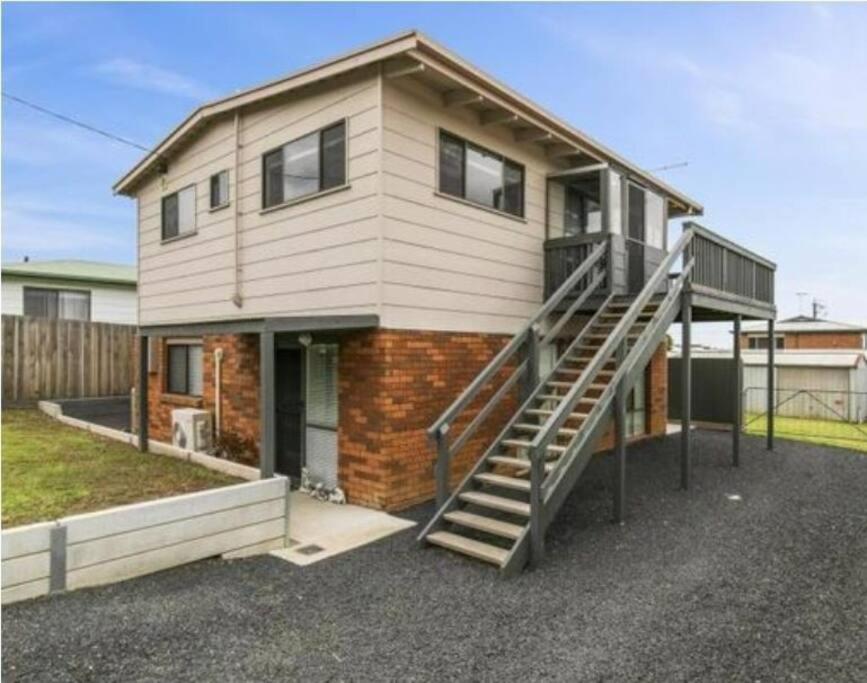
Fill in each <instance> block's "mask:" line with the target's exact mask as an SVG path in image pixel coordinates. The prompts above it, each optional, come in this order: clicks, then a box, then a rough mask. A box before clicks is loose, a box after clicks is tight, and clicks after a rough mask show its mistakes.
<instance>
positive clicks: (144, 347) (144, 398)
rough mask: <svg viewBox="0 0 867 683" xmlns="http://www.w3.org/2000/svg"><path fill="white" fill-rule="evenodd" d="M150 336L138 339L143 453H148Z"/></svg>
mask: <svg viewBox="0 0 867 683" xmlns="http://www.w3.org/2000/svg"><path fill="white" fill-rule="evenodd" d="M149 372H150V368H148V336H147V335H145V334H143V335H140V336H139V338H138V396H137V398H138V449H139V450H140V451H141V452H142V453H147V451H148V440H149V436H150V435H149V434H148V427H149V423H150V419H149V417H148V393H149V392H148V379H149Z"/></svg>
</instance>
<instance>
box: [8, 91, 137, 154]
mask: <svg viewBox="0 0 867 683" xmlns="http://www.w3.org/2000/svg"><path fill="white" fill-rule="evenodd" d="M3 97H6V98H8V99H10V100H13V101H15V102H18V103H19V104H23V105H24V106H25V107H30V108H31V109H35V110H36V111H38V112H42V113H43V114H48V116H53V117H54V118H56V119H59V120H61V121H63V122H64V123H71V124H72V125H73V126H78V127H79V128H84V129H85V130H89V131H90V132H91V133H96V134H97V135H102V136H103V137H106V138H108V139H109V140H114V141H115V142H121V143H123V144H124V145H129V146H130V147H135V148H137V149H140V150H143V151H145V152H149V151H150V149H148V148H147V147H145V146H144V145H140V144H138V143H137V142H133V141H132V140H127V139H126V138H122V137H120V136H119V135H115V134H114V133H109V132H108V131H105V130H102V129H100V128H97V127H96V126H91V125H90V124H87V123H84V122H82V121H77V120H76V119H73V118H70V117H69V116H65V115H63V114H58V113H57V112H56V111H51V110H50V109H46V108H45V107H40V106H39V105H38V104H34V103H33V102H28V101H27V100H25V99H22V98H21V97H16V96H15V95H10V94H9V93H7V92H4V93H3Z"/></svg>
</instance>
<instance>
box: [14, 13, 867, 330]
mask: <svg viewBox="0 0 867 683" xmlns="http://www.w3.org/2000/svg"><path fill="white" fill-rule="evenodd" d="M408 28H417V29H419V30H421V31H423V32H425V33H427V34H428V35H430V36H431V37H432V38H434V39H435V40H437V41H439V42H441V43H443V44H444V45H445V46H446V47H448V48H450V49H452V50H454V51H456V52H457V53H458V54H460V55H461V56H463V57H464V58H465V59H467V60H469V61H470V62H472V63H474V64H476V65H477V66H479V67H481V68H482V69H483V70H485V71H487V72H488V73H490V74H492V75H493V76H495V77H497V78H498V79H500V80H502V81H504V82H505V83H507V84H509V85H510V86H511V87H513V88H514V89H516V90H518V91H519V92H521V93H523V94H524V95H526V96H528V97H530V98H531V99H533V100H535V101H536V102H538V103H539V104H541V105H542V106H544V107H545V108H547V109H549V110H550V111H552V112H554V113H555V114H557V115H558V116H560V117H561V118H564V119H566V120H568V121H569V122H571V123H572V124H573V125H575V126H576V127H578V128H580V129H581V130H583V131H585V132H587V133H589V134H590V135H592V136H594V137H595V138H597V139H598V140H600V141H601V142H603V143H604V144H606V145H607V146H609V147H611V148H613V149H615V150H617V151H618V152H619V153H621V154H622V155H624V156H626V157H627V158H629V159H630V160H631V161H633V162H634V163H636V164H638V165H639V166H642V167H644V168H656V167H659V166H665V165H669V164H675V163H678V162H683V161H687V162H688V165H687V166H686V167H680V168H674V169H670V170H668V171H663V172H660V174H659V175H660V177H662V178H664V179H665V180H666V181H667V182H669V183H670V184H672V185H674V186H675V187H677V188H678V189H680V190H681V191H683V192H685V193H686V194H688V195H690V196H691V197H693V198H695V199H697V200H698V201H699V202H701V203H702V204H703V205H704V206H705V216H704V217H703V218H702V219H701V222H702V223H703V224H705V225H706V226H707V227H710V228H712V229H714V230H717V231H719V232H721V233H723V234H724V235H726V236H727V237H729V238H731V239H733V240H734V241H736V242H738V243H740V244H742V245H744V246H746V247H749V248H751V249H753V250H755V251H757V252H758V253H760V254H762V255H765V256H767V257H768V258H770V259H771V260H773V261H775V262H776V263H777V264H778V271H777V305H778V308H779V316H780V317H787V316H790V315H795V314H797V313H799V312H807V306H806V304H807V303H808V302H809V301H810V300H811V299H812V298H817V299H819V300H821V301H822V302H823V303H824V304H825V305H826V307H827V308H826V316H827V317H828V318H829V319H834V320H842V321H852V322H867V301H865V290H867V4H862V5H837V4H835V5H819V4H777V3H772V4H759V5H747V4H740V3H739V4H728V5H727V4H718V3H713V4H706V5H692V4H684V3H676V4H643V5H633V4H565V3H558V4H533V3H512V4H494V3H483V4H460V5H459V4H436V3H429V4H397V3H386V4H376V3H371V4H365V3H353V4H320V5H313V4H273V3H262V4H234V3H219V4H195V3H173V4H138V3H130V4H120V3H118V4H113V3H99V4H90V5H88V4H72V3H70V4H50V3H35V4H18V3H4V4H3V7H2V39H3V40H2V86H3V90H4V92H7V93H10V94H12V95H16V96H18V97H22V98H25V99H28V100H31V101H33V102H35V103H37V104H39V105H42V106H44V107H48V108H50V109H53V110H56V111H58V112H61V113H63V114H66V115H68V116H72V117H75V118H77V119H80V120H82V121H84V122H87V123H88V124H91V125H93V126H96V127H99V128H103V129H105V130H107V131H110V132H112V133H115V134H117V135H120V136H122V137H125V138H128V139H131V140H134V141H136V142H139V143H140V144H142V145H145V146H147V147H149V146H152V145H154V144H155V143H157V142H158V141H160V140H161V138H162V137H163V136H164V135H165V134H166V133H168V132H169V130H170V129H171V128H173V127H174V126H175V125H176V124H177V123H178V122H179V121H180V120H181V119H183V118H184V117H185V116H186V115H187V114H188V113H189V112H190V111H191V110H193V109H194V108H195V107H197V106H198V105H200V104H201V103H203V102H204V101H207V100H209V99H212V98H215V97H219V96H223V95H227V94H231V93H232V92H234V91H235V90H237V89H240V88H246V87H249V86H251V85H254V84H256V83H258V82H261V81H264V80H269V79H272V78H275V77H277V76H279V75H281V74H283V73H286V72H289V71H292V70H294V69H297V68H299V67H302V66H305V65H308V64H310V63H312V62H316V61H318V60H321V59H324V58H327V57H329V56H331V55H334V54H337V53H340V52H344V51H346V50H348V49H352V48H354V47H356V46H359V45H362V44H365V43H368V42H372V41H375V40H378V39H380V38H382V37H385V36H388V35H391V34H394V33H397V32H399V31H402V30H405V29H408ZM141 154H142V153H141V152H140V151H139V150H136V149H134V148H132V147H128V146H125V145H122V144H119V143H117V142H114V141H111V140H108V139H105V138H102V137H99V136H97V135H94V134H93V133H90V132H87V131H84V130H81V129H77V128H75V127H72V126H70V125H68V124H65V123H62V122H60V121H57V120H55V119H52V118H50V117H47V116H45V115H43V114H40V113H37V112H34V111H32V110H30V109H27V108H25V107H24V106H22V105H20V104H18V103H17V102H13V101H10V100H8V99H5V98H4V99H3V102H2V257H3V261H4V262H7V261H17V260H20V259H21V258H22V257H23V256H24V255H29V256H30V258H31V259H47V258H86V259H95V260H107V261H116V262H125V263H134V261H135V230H134V228H135V208H134V204H133V202H132V201H131V200H129V199H127V198H123V197H114V196H113V195H112V192H111V186H112V184H113V183H114V182H115V181H116V180H117V179H118V178H119V177H120V176H121V175H122V174H123V173H124V172H125V171H127V170H128V169H129V168H130V167H131V166H132V165H133V164H134V163H135V162H136V161H137V160H138V159H139V157H140V156H141ZM677 234H679V226H678V225H677V224H676V223H673V225H672V228H671V236H672V237H676V236H677ZM799 292H806V293H807V296H805V297H801V298H800V299H799V297H798V293H799ZM799 301H803V302H804V304H805V305H804V307H803V308H801V309H800V310H799ZM727 328H728V326H725V325H706V324H703V325H698V326H696V327H695V329H694V333H693V337H694V339H695V340H696V341H698V342H701V343H709V344H715V345H719V346H722V345H726V344H727V342H728V338H729V334H728V333H727V331H726V330H727Z"/></svg>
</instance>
